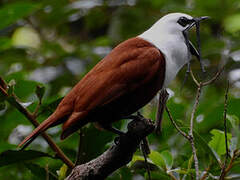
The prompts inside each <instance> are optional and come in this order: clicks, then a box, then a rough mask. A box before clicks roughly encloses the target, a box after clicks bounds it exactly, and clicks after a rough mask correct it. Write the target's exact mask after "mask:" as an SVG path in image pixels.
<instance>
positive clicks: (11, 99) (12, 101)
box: [0, 77, 74, 168]
mask: <svg viewBox="0 0 240 180" xmlns="http://www.w3.org/2000/svg"><path fill="white" fill-rule="evenodd" d="M0 81H1V86H0V95H1V96H2V97H4V98H5V100H6V101H7V102H8V103H9V104H11V105H12V106H13V107H15V108H16V109H17V110H18V111H19V112H20V113H22V114H23V115H24V116H25V117H26V118H27V119H28V120H29V121H30V122H31V123H32V124H33V125H34V126H35V127H37V126H38V125H39V123H38V122H37V121H36V119H35V117H34V115H33V114H32V113H30V112H29V111H28V110H27V109H26V108H25V107H23V106H22V105H21V104H20V103H19V100H18V98H17V97H16V96H15V95H14V94H12V95H9V94H8V93H7V88H4V86H3V85H2V84H3V82H4V81H3V79H2V78H1V77H0ZM4 83H5V82H4ZM5 87H7V84H6V83H5ZM41 135H42V137H43V138H44V139H45V140H46V141H47V143H48V144H49V146H50V147H51V149H52V150H53V151H54V152H56V154H57V156H58V157H59V159H61V160H62V161H63V162H64V163H65V164H66V165H67V166H68V167H69V168H73V167H74V164H73V163H72V161H71V160H70V159H68V157H67V156H66V155H65V154H64V153H63V151H62V150H61V149H60V148H59V147H58V146H57V145H56V144H55V143H54V141H53V140H52V138H51V137H50V136H49V135H48V134H47V133H45V132H43V133H41Z"/></svg>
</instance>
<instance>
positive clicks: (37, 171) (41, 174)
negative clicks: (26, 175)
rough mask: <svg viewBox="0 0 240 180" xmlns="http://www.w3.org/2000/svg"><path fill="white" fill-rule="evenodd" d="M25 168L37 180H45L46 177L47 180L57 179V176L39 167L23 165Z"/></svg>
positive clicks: (30, 164)
mask: <svg viewBox="0 0 240 180" xmlns="http://www.w3.org/2000/svg"><path fill="white" fill-rule="evenodd" d="M24 165H25V166H26V168H28V169H29V170H30V171H31V173H32V174H33V175H34V176H35V177H37V178H38V179H47V178H46V177H47V176H48V178H49V180H53V179H58V178H57V176H56V175H55V174H54V173H52V172H51V171H49V170H48V171H46V169H45V168H43V167H41V166H39V165H38V164H33V163H24Z"/></svg>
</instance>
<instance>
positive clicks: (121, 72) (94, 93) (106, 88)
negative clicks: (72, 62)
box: [62, 38, 165, 138]
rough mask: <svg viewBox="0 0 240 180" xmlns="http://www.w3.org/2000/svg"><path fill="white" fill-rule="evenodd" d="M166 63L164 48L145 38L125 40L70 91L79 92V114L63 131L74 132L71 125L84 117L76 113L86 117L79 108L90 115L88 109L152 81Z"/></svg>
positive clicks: (71, 119)
mask: <svg viewBox="0 0 240 180" xmlns="http://www.w3.org/2000/svg"><path fill="white" fill-rule="evenodd" d="M164 64H165V60H164V57H163V55H162V54H161V52H160V51H159V50H158V49H157V48H156V47H155V46H153V45H152V44H150V43H149V42H147V41H145V40H143V39H140V38H133V39H130V40H128V41H125V42H123V43H121V44H120V45H119V46H117V47H116V48H115V49H114V50H113V51H112V52H111V53H110V54H109V55H108V56H106V57H105V58H104V59H103V60H102V61H101V62H100V63H98V64H97V65H96V66H95V67H94V68H93V69H92V70H91V71H90V72H89V73H88V74H87V75H86V76H85V77H84V78H83V79H82V80H81V81H80V82H79V83H78V84H77V85H76V86H75V87H74V89H73V90H72V91H71V92H70V93H69V96H73V95H75V96H76V97H75V101H74V114H75V115H74V118H69V119H68V120H67V121H66V122H65V123H64V125H63V134H66V132H68V133H67V135H69V134H71V133H72V132H71V130H70V129H71V127H73V126H74V125H75V124H77V123H80V122H79V121H81V118H76V114H78V115H79V116H80V117H83V113H79V112H84V115H85V116H86V115H87V112H90V111H91V110H93V109H95V108H97V107H100V106H103V105H105V104H107V103H110V102H112V101H113V100H115V99H116V98H119V97H121V96H122V95H124V94H125V93H129V92H131V91H133V90H135V89H136V88H138V87H139V86H141V84H142V83H146V82H147V81H149V80H150V79H151V77H153V76H154V75H155V73H156V72H158V71H159V70H161V67H162V66H164ZM164 68H165V67H164ZM71 94H72V95H71ZM76 112H78V113H76ZM69 130H70V132H69ZM62 137H64V138H65V137H66V135H64V136H62Z"/></svg>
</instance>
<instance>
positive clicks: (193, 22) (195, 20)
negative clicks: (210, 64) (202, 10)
mask: <svg viewBox="0 0 240 180" xmlns="http://www.w3.org/2000/svg"><path fill="white" fill-rule="evenodd" d="M206 19H209V17H208V16H202V17H197V18H193V19H192V20H191V21H190V24H189V25H188V27H187V28H186V29H185V30H184V31H183V35H184V37H185V41H186V44H187V47H188V49H189V51H190V52H191V54H192V55H194V56H196V57H197V59H198V60H199V62H200V65H201V69H202V72H205V69H204V66H203V64H202V56H201V48H200V47H201V42H200V22H201V21H203V20H206ZM194 25H196V34H197V49H196V48H195V47H194V46H193V44H192V43H191V41H190V40H189V37H188V31H189V30H190V29H191V28H192V27H193V26H194ZM189 68H190V66H189Z"/></svg>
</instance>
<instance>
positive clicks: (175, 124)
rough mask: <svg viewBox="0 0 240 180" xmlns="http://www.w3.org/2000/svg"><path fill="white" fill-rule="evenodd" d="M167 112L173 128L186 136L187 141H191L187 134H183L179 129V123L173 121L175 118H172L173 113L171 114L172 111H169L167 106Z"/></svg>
mask: <svg viewBox="0 0 240 180" xmlns="http://www.w3.org/2000/svg"><path fill="white" fill-rule="evenodd" d="M166 112H167V114H168V117H169V119H170V120H171V122H172V124H173V126H174V127H175V128H176V129H177V131H178V132H179V133H180V134H181V135H182V136H184V137H185V138H186V139H188V140H189V136H188V135H187V134H186V133H185V132H183V131H182V130H181V129H180V128H179V127H178V125H177V123H176V122H175V121H174V120H173V117H172V115H171V113H170V111H169V109H168V107H167V106H166Z"/></svg>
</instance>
